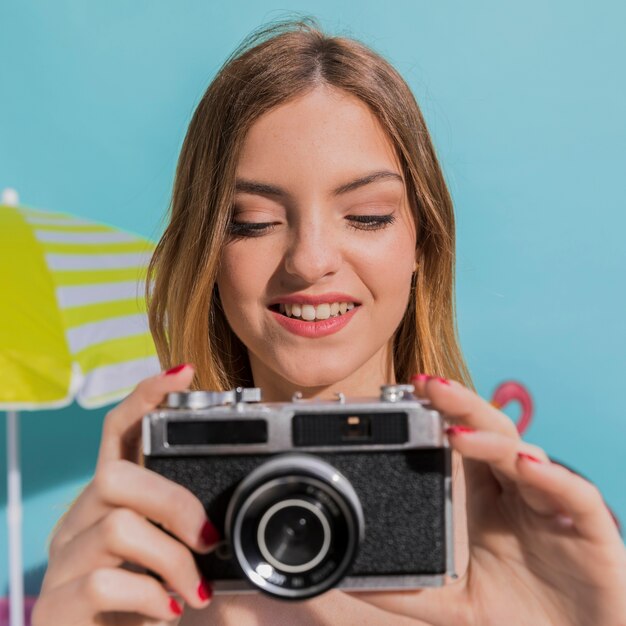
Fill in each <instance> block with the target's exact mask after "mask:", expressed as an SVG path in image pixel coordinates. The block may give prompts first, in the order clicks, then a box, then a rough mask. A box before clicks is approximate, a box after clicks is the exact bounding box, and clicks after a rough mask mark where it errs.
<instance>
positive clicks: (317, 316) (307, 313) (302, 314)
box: [278, 302, 355, 322]
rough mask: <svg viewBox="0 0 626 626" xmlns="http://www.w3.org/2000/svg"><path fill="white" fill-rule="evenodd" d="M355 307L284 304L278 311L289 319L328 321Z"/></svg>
mask: <svg viewBox="0 0 626 626" xmlns="http://www.w3.org/2000/svg"><path fill="white" fill-rule="evenodd" d="M354 307H355V304H354V302H324V303H322V304H318V305H317V306H313V305H312V304H296V303H293V304H283V303H281V304H280V305H279V307H278V310H279V311H280V312H281V313H282V314H283V315H286V316H287V317H299V318H301V319H303V320H305V321H307V322H312V321H314V320H327V319H328V318H329V317H337V316H338V315H343V314H344V313H347V312H348V311H351V310H352V309H353V308H354Z"/></svg>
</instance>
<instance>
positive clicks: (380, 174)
mask: <svg viewBox="0 0 626 626" xmlns="http://www.w3.org/2000/svg"><path fill="white" fill-rule="evenodd" d="M381 180H398V181H400V182H401V183H404V179H403V178H402V176H400V174H398V173H396V172H392V171H390V170H379V171H377V172H371V173H370V174H366V175H365V176H361V177H360V178H356V179H355V180H351V181H350V182H349V183H344V184H343V185H340V186H339V187H337V188H336V189H333V191H332V195H333V196H340V195H342V194H344V193H349V192H350V191H354V190H355V189H359V188H360V187H365V185H370V184H372V183H376V182H379V181H381ZM235 192H236V193H250V194H256V195H260V196H275V197H277V198H288V197H289V195H290V194H289V193H288V192H287V191H286V190H285V189H283V188H282V187H278V186H277V185H270V184H268V183H263V182H260V181H256V180H246V179H244V178H238V179H237V181H236V182H235Z"/></svg>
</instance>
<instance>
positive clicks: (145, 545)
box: [49, 508, 211, 608]
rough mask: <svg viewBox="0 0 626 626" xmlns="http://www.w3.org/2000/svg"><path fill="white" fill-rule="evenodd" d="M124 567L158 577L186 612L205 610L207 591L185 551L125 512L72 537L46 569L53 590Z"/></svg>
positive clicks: (139, 518) (163, 534) (173, 540)
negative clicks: (94, 573) (182, 601)
mask: <svg viewBox="0 0 626 626" xmlns="http://www.w3.org/2000/svg"><path fill="white" fill-rule="evenodd" d="M126 562H127V563H131V564H133V565H139V566H140V567H143V568H146V569H147V570H149V571H151V572H154V573H156V574H158V575H159V576H160V577H161V578H162V579H163V580H164V581H165V582H166V583H167V584H168V585H169V586H170V587H171V588H172V589H174V590H175V591H177V592H178V593H179V594H180V595H181V596H182V597H183V598H184V599H185V600H186V601H187V602H188V603H189V604H190V605H191V606H193V607H195V608H203V607H205V606H207V605H208V600H209V598H210V596H211V593H210V588H209V586H208V584H207V583H205V581H203V580H202V576H201V574H200V572H199V571H198V569H197V567H196V564H195V562H194V559H193V556H192V554H191V552H190V551H189V549H187V548H186V547H185V546H184V545H183V544H182V543H180V541H177V540H176V539H174V538H172V537H170V536H169V535H167V534H166V533H164V532H163V531H162V530H160V529H158V528H157V527H156V526H154V525H153V524H151V523H150V522H148V521H147V520H146V519H145V518H143V517H141V516H140V515H138V514H137V513H135V512H134V511H131V510H130V509H120V508H118V509H115V510H113V511H112V512H111V513H109V515H107V516H106V517H105V518H104V519H102V520H101V521H99V522H98V523H97V524H96V525H95V526H91V527H90V528H88V529H86V530H85V531H84V532H82V533H80V534H79V535H78V536H77V537H75V538H74V540H73V541H71V542H70V543H69V544H67V545H66V546H65V548H64V549H62V550H61V551H60V552H59V553H58V554H57V556H56V558H55V559H54V560H53V561H52V562H51V563H50V565H49V569H50V570H51V571H50V572H49V575H50V578H51V579H52V580H53V581H54V585H55V586H57V585H63V584H65V583H66V582H69V581H70V580H72V579H75V578H80V577H82V576H84V575H86V574H88V573H89V572H91V571H94V570H97V569H102V568H104V569H106V568H113V567H118V566H120V565H122V564H123V563H126ZM49 588H50V587H49Z"/></svg>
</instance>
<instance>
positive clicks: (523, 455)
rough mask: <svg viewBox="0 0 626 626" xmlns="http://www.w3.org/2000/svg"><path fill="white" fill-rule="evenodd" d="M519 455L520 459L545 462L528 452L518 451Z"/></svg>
mask: <svg viewBox="0 0 626 626" xmlns="http://www.w3.org/2000/svg"><path fill="white" fill-rule="evenodd" d="M517 456H518V457H519V458H520V459H527V460H528V461H532V462H533V463H543V461H542V460H541V459H538V458H537V457H536V456H533V455H532V454H526V452H518V453H517Z"/></svg>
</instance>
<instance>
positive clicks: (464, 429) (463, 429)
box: [446, 426, 476, 435]
mask: <svg viewBox="0 0 626 626" xmlns="http://www.w3.org/2000/svg"><path fill="white" fill-rule="evenodd" d="M475 432H476V430H475V429H473V428H470V427H469V426H448V428H446V435H462V434H464V433H475Z"/></svg>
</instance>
